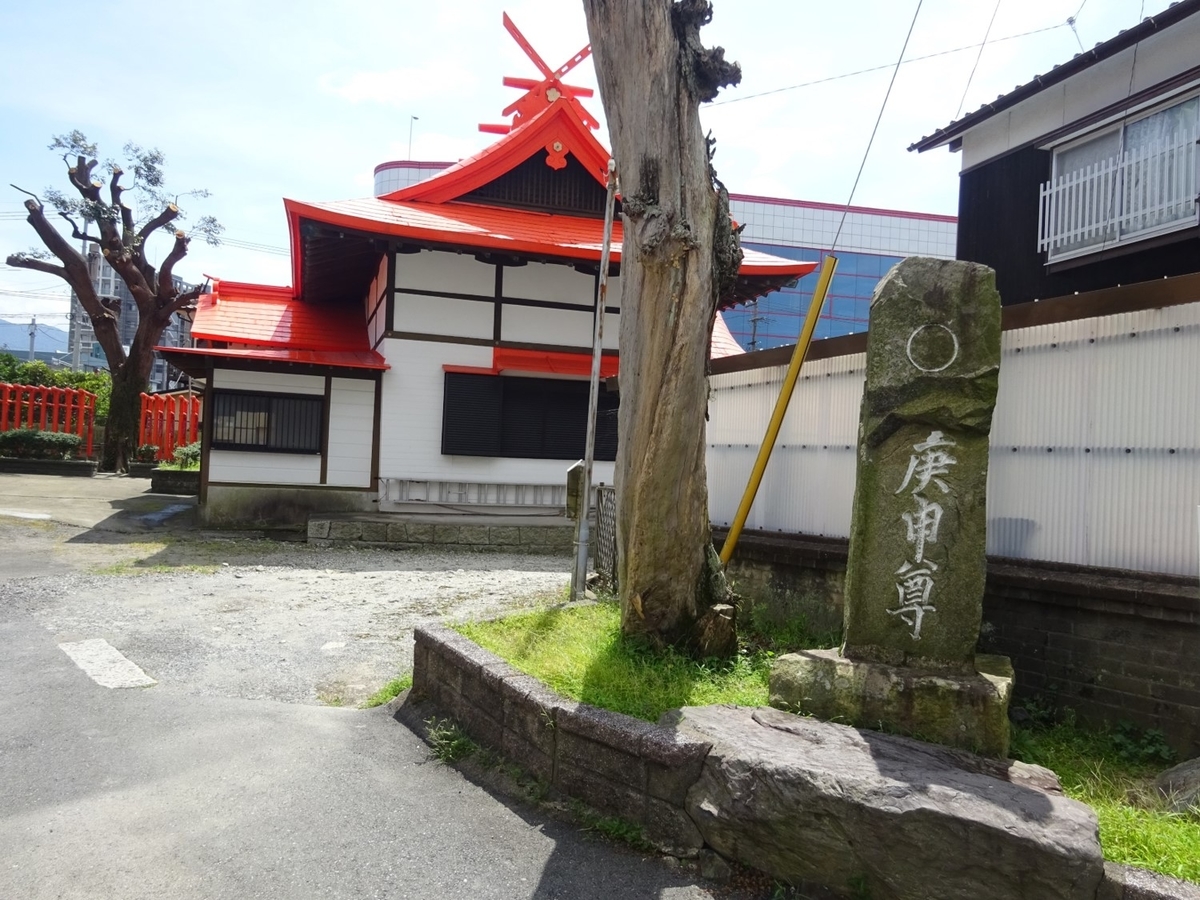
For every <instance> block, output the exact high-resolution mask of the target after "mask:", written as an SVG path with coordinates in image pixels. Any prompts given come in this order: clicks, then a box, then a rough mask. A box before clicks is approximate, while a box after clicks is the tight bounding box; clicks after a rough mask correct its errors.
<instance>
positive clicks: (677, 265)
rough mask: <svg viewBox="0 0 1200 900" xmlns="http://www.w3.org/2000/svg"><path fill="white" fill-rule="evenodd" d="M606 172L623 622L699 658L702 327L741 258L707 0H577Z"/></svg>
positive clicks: (706, 531)
mask: <svg viewBox="0 0 1200 900" xmlns="http://www.w3.org/2000/svg"><path fill="white" fill-rule="evenodd" d="M584 9H585V11H586V13H587V23H588V34H589V36H590V38H591V42H592V52H593V57H594V59H595V61H596V73H597V76H598V78H599V83H600V95H601V98H602V100H603V103H604V110H605V113H606V115H607V118H608V128H609V134H610V136H611V139H612V145H613V155H614V157H615V159H616V161H617V171H618V174H619V177H620V186H621V196H622V208H623V224H624V238H623V246H622V251H621V375H620V386H621V408H620V420H619V426H620V429H619V430H620V435H621V442H620V446H619V449H618V451H617V464H616V488H617V543H618V573H619V580H620V591H621V622H622V630H623V631H624V633H625V634H627V635H638V634H644V635H646V636H648V637H650V639H651V640H653V641H654V642H656V643H658V644H673V645H676V646H682V647H686V648H688V649H690V650H692V651H693V652H695V653H698V654H700V655H705V656H707V655H726V654H728V653H730V652H732V651H733V650H734V649H736V632H735V630H734V624H733V616H732V608H731V607H729V606H727V605H726V604H725V601H726V600H727V599H728V589H727V587H726V586H725V581H724V577H723V576H722V574H721V570H720V563H719V561H718V560H717V558H716V554H715V553H714V552H713V549H712V537H711V532H710V524H709V517H708V488H707V484H706V480H705V466H704V423H705V417H706V410H707V404H708V384H707V380H706V374H707V363H708V352H709V341H710V334H711V330H712V324H713V316H714V314H715V311H716V304H717V301H718V298H719V297H720V295H721V291H722V289H723V288H725V287H727V286H728V284H729V282H730V280H731V279H732V278H734V277H736V272H737V267H738V264H739V262H740V260H741V251H740V250H739V249H738V246H737V235H736V234H735V233H734V232H733V230H732V227H731V222H730V219H729V205H728V198H727V196H726V195H725V193H724V191H723V189H720V186H719V183H716V182H715V173H714V172H713V169H712V166H711V153H710V151H711V144H710V142H709V141H707V140H706V139H705V136H704V133H703V132H702V130H701V127H700V117H699V105H700V103H701V102H704V101H708V100H711V99H713V98H714V97H715V96H716V94H717V90H718V89H719V88H720V87H722V86H724V85H727V84H736V83H737V81H738V80H739V79H740V77H741V72H740V70H739V69H738V67H737V66H736V65H735V64H730V63H727V62H725V60H724V51H723V50H722V49H721V48H715V49H713V50H705V49H704V48H703V47H702V46H701V45H700V40H699V29H700V27H701V26H702V25H704V24H705V23H707V22H708V20H709V19H710V18H711V15H712V7H711V4H709V3H708V2H706V0H678V2H675V3H672V2H671V0H584Z"/></svg>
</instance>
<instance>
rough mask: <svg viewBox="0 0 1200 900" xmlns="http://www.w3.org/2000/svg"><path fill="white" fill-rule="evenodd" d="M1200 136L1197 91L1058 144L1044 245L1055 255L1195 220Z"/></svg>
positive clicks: (1041, 234)
mask: <svg viewBox="0 0 1200 900" xmlns="http://www.w3.org/2000/svg"><path fill="white" fill-rule="evenodd" d="M1197 138H1200V97H1191V98H1189V99H1187V100H1183V101H1180V102H1176V103H1174V104H1172V105H1171V106H1167V107H1163V108H1160V109H1157V110H1154V111H1153V112H1150V113H1148V114H1146V115H1143V116H1140V117H1139V118H1136V119H1130V120H1129V121H1127V122H1124V123H1121V124H1117V125H1114V126H1110V127H1109V128H1107V129H1106V130H1104V131H1101V132H1098V133H1095V134H1092V135H1088V136H1087V137H1086V138H1083V139H1081V140H1078V141H1075V142H1073V143H1071V144H1067V145H1065V146H1063V147H1061V148H1058V149H1056V150H1055V151H1054V163H1053V170H1052V177H1051V179H1050V180H1049V181H1047V182H1045V183H1044V184H1043V185H1042V187H1041V206H1040V214H1039V224H1038V250H1039V252H1040V251H1045V252H1046V254H1047V262H1057V261H1059V260H1064V259H1071V258H1072V257H1076V256H1083V255H1085V254H1088V253H1095V252H1097V251H1098V250H1101V249H1105V248H1110V247H1113V246H1116V245H1118V244H1122V243H1129V242H1132V241H1139V240H1144V239H1146V238H1149V237H1155V236H1157V235H1160V234H1166V233H1169V232H1172V231H1178V230H1180V229H1183V228H1190V227H1192V226H1194V225H1195V224H1196V223H1197V204H1196V191H1197V163H1198V160H1200V157H1198V155H1197V152H1196V149H1197V148H1196V141H1197Z"/></svg>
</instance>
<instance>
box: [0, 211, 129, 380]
mask: <svg viewBox="0 0 1200 900" xmlns="http://www.w3.org/2000/svg"><path fill="white" fill-rule="evenodd" d="M25 209H26V210H28V211H29V216H28V218H27V219H26V221H28V222H29V224H30V225H32V226H33V230H34V231H36V232H37V236H38V237H40V238H41V239H42V243H43V244H45V245H46V249H47V250H49V251H50V252H51V253H53V254H54V255H55V256H57V257H58V258H59V260H61V261H62V264H63V265H62V272H61V273H59V272H55V271H51V272H50V274H54V275H58V276H59V277H60V278H62V279H63V280H64V281H66V282H67V283H68V284H69V285H71V287H72V288H73V289H74V291H75V296H77V297H78V298H79V302H80V304H81V305H82V306H83V308H84V310H85V311H86V312H87V314H88V317H89V318H90V319H91V320H92V330H93V331H94V332H95V335H96V340H97V341H99V342H100V346H101V347H103V348H104V353H105V355H106V356H107V357H108V362H109V368H110V369H113V368H114V367H119V366H121V365H123V364H124V363H125V359H126V357H125V349H124V348H123V347H122V346H121V336H120V335H119V334H118V333H117V324H116V323H117V320H116V317H115V316H113V314H112V313H111V312H109V311H108V310H107V309H105V308H104V305H103V304H102V303H101V302H100V298H99V297H98V296H97V295H96V288H95V286H93V284H92V278H91V273H90V272H89V271H88V264H87V260H86V259H84V258H83V254H81V253H80V252H79V251H78V250H76V249H75V247H74V246H72V245H71V243H70V242H69V241H68V240H67V239H66V238H65V237H63V235H62V234H61V233H59V230H58V229H57V228H55V227H54V226H53V225H52V224H50V220H49V219H47V218H46V211H45V210H44V209H43V208H42V205H41V204H40V203H38V202H37V201H36V200H26V201H25ZM22 259H24V258H22ZM31 262H33V260H30V259H26V260H25V263H24V268H28V269H33V268H37V269H39V271H47V270H46V269H44V268H42V267H39V266H32V265H29V263H31ZM9 264H10V265H12V263H11V261H10V263H9ZM43 265H46V264H43Z"/></svg>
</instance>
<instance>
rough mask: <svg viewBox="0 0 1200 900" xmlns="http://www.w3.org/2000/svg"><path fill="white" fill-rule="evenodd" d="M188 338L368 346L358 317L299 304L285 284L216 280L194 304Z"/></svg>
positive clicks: (353, 348)
mask: <svg viewBox="0 0 1200 900" xmlns="http://www.w3.org/2000/svg"><path fill="white" fill-rule="evenodd" d="M192 337H194V338H198V339H200V340H209V341H230V342H236V343H239V344H253V345H257V346H268V347H269V346H287V347H291V348H294V349H297V350H334V351H348V352H357V351H365V350H370V349H371V347H370V344H369V343H368V341H367V331H366V327H365V325H364V324H363V322H362V320H361V317H355V316H347V315H346V314H345V310H344V309H339V308H337V307H329V306H322V305H317V304H312V303H301V302H300V301H299V300H297V299H296V296H295V294H294V292H293V291H292V289H291V288H290V287H275V286H273V285H265V284H246V283H244V282H235V281H224V280H222V281H216V282H214V283H213V288H212V293H209V294H204V295H203V296H202V297H201V298H200V302H199V303H198V304H197V306H196V317H195V319H194V321H193V322H192Z"/></svg>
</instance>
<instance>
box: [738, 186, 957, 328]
mask: <svg viewBox="0 0 1200 900" xmlns="http://www.w3.org/2000/svg"><path fill="white" fill-rule="evenodd" d="M730 212H731V213H732V215H733V218H734V219H735V221H737V222H738V223H740V224H742V225H743V226H744V227H745V228H744V231H743V232H742V243H743V245H744V246H746V247H749V248H753V249H755V250H761V251H763V252H764V253H770V254H772V255H774V256H782V257H784V258H786V259H798V260H805V261H812V262H817V263H823V262H824V259H825V256H826V255H827V254H828V252H829V251H828V249H825V248H828V247H830V246H831V245H833V244H834V243H835V242H836V245H837V248H838V249H837V254H836V255H837V258H838V267H837V273H836V274H835V275H834V278H833V283H832V284H831V285H830V289H829V296H828V297H827V298H826V301H825V305H824V307H823V308H822V310H821V317H820V319H819V320H818V321H817V328H816V332H815V333H814V335H813V336H814V338H816V339H817V340H820V339H822V338H831V337H840V336H841V335H844V334H858V333H861V332H863V331H866V330H867V325H868V323H869V313H870V307H871V296H872V294H874V292H875V286H876V285H877V284H878V283H879V281H880V279H882V278H883V276H884V275H886V274H887V273H888V272H889V271H890V270H891V268H892V266H894V265H896V263H898V262H900V260H902V259H904V258H905V257H907V256H932V257H938V258H943V259H953V258H954V253H955V244H956V238H957V224H958V223H957V220H956V219H955V218H954V217H953V216H941V215H932V214H928V213H912V212H902V211H898V210H885V209H873V208H866V207H850V208H849V209H846V208H844V207H841V206H837V205H833V204H826V203H813V202H808V201H803V200H783V199H779V198H773V197H754V196H747V195H739V194H734V195H731V196H730ZM819 271H820V268H819V267H818V269H817V271H816V272H813V273H812V274H811V275H806V276H805V277H804V278H802V279H800V281H799V283H798V284H796V286H795V287H791V288H786V289H784V290H782V291H775V292H774V293H771V294H767V295H766V296H764V297H760V298H759V299H758V300H757V301H756V302H755V303H752V304H747V305H745V306H739V307H736V308H734V309H729V310H726V311H725V312H723V313H722V316H723V317H724V319H725V324H726V325H728V326H729V330H730V332H731V333H732V334H733V336H734V338H735V339H736V340H737V342H738V343H739V344H740V345H741V346H742V348H743V349H745V350H768V349H770V348H772V347H780V346H787V345H790V344H794V343H796V338H797V337H798V336H799V335H800V329H801V327H802V326H803V324H804V317H805V316H806V315H807V313H808V307H809V304H810V303H811V301H812V295H813V290H814V289H815V288H816V285H817V277H818V273H819Z"/></svg>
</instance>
